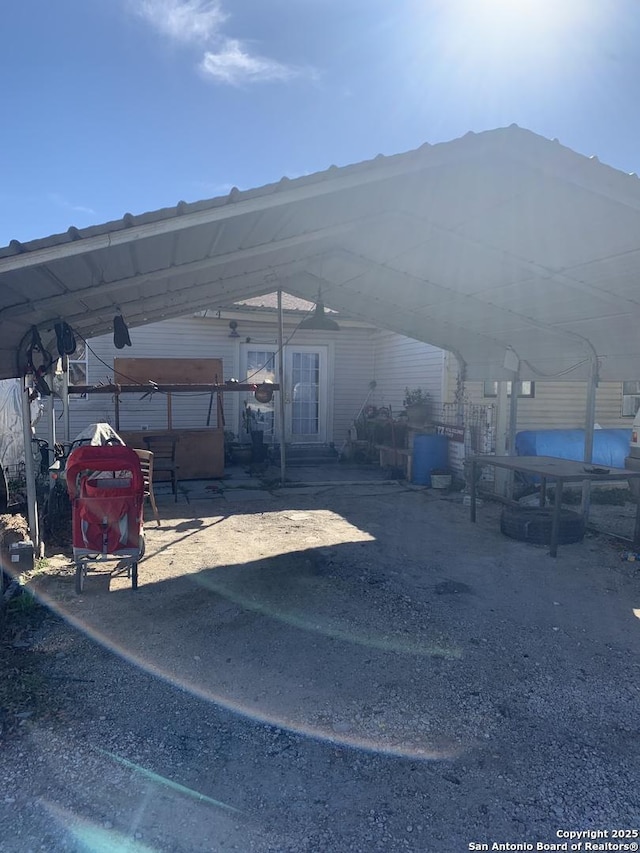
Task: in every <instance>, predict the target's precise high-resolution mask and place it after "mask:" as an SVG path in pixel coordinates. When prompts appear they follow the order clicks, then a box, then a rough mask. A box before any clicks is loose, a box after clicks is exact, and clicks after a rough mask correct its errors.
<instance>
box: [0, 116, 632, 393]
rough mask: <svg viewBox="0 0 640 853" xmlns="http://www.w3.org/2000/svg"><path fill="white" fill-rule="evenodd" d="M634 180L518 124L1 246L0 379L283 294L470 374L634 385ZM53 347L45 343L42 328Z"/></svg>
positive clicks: (45, 337) (475, 375)
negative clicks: (56, 350)
mask: <svg viewBox="0 0 640 853" xmlns="http://www.w3.org/2000/svg"><path fill="white" fill-rule="evenodd" d="M639 278H640V181H638V179H637V177H636V176H630V175H626V174H624V173H622V172H619V171H617V170H615V169H612V168H610V167H608V166H605V165H603V164H601V163H600V162H599V161H598V160H597V159H596V158H587V157H584V156H582V155H579V154H577V153H575V152H574V151H571V150H570V149H568V148H565V147H563V146H562V145H560V144H559V143H558V142H555V141H550V140H547V139H544V138H542V137H540V136H537V135H536V134H534V133H532V132H530V131H527V130H523V129H521V128H519V127H516V126H511V127H508V128H503V129H498V130H492V131H487V132H484V133H480V134H473V133H469V134H467V135H466V136H464V137H462V138H461V139H457V140H454V141H452V142H446V143H441V144H438V145H433V146H432V145H428V144H427V145H423V146H422V147H421V148H419V149H416V150H415V151H411V152H408V153H406V154H399V155H395V156H391V157H383V156H379V157H376V158H375V159H374V160H370V161H366V162H363V163H359V164H357V165H353V166H346V167H343V168H337V167H333V166H332V167H331V168H329V169H328V170H326V171H324V172H319V173H316V174H314V175H310V176H305V177H302V178H298V179H295V180H289V179H287V178H283V179H282V180H281V181H280V182H278V183H276V184H270V185H267V186H264V187H261V188H259V189H253V190H248V191H243V192H241V191H239V190H237V189H234V190H232V191H231V192H230V193H229V195H228V196H226V197H224V198H217V199H213V200H209V201H203V202H197V203H194V204H186V203H184V202H180V203H179V204H178V205H177V206H176V207H174V208H169V209H165V210H159V211H154V212H152V213H145V214H143V215H140V216H132V215H130V214H126V215H125V216H124V217H123V219H122V220H118V221H115V222H109V223H106V224H104V225H98V226H95V227H92V228H85V229H82V230H77V229H75V228H70V229H69V231H68V232H66V233H65V234H62V235H55V236H52V237H47V238H45V239H42V240H35V241H32V242H30V243H26V244H20V243H18V242H17V241H13V242H12V243H11V244H10V245H9V246H8V247H6V248H4V249H0V377H10V376H16V375H18V370H17V361H16V352H17V349H18V347H19V344H20V342H21V340H22V339H23V338H24V337H25V335H27V334H28V332H29V329H30V328H31V326H32V325H37V326H38V328H39V329H40V331H41V334H42V337H43V340H45V342H46V341H47V334H48V332H49V330H52V328H53V325H54V323H55V322H57V321H58V320H60V319H64V320H66V321H67V322H68V323H69V324H70V325H71V326H72V327H73V328H74V329H76V330H77V331H78V332H79V333H80V334H81V335H82V336H84V337H91V336H94V335H98V334H103V333H105V332H108V331H110V330H111V329H112V324H113V317H114V314H115V313H116V312H117V311H121V312H122V314H123V315H124V317H125V318H126V321H127V323H128V324H129V326H131V327H135V326H137V325H141V324H144V323H151V322H154V321H157V320H161V319H163V318H167V317H171V316H177V315H180V314H185V313H189V312H191V311H197V310H200V309H203V308H217V307H223V306H228V305H229V304H230V303H231V302H233V301H236V300H237V299H240V298H246V297H250V296H255V295H259V294H262V293H266V292H271V291H273V290H275V289H278V288H279V289H283V290H285V291H287V292H289V293H291V294H294V295H295V296H299V297H301V298H304V299H309V300H314V299H315V298H316V296H317V293H318V289H319V288H321V289H322V295H323V298H324V302H325V304H327V305H328V306H330V307H332V308H334V309H336V310H338V311H340V312H343V313H345V314H347V315H349V316H351V317H354V318H357V319H360V320H363V321H366V322H369V323H372V324H374V325H376V326H379V327H381V328H386V329H390V330H394V331H396V332H400V333H402V334H405V335H409V336H411V337H414V338H417V339H418V340H422V341H426V342H428V343H431V344H434V345H436V346H440V347H443V348H445V349H449V350H452V351H454V352H456V353H457V354H458V356H459V357H460V358H461V359H462V360H463V361H464V363H465V364H466V376H467V378H481V379H484V378H493V379H501V378H504V379H511V378H512V376H513V374H512V373H511V371H510V370H507V369H505V364H506V363H508V359H507V362H505V356H506V353H507V351H509V350H514V351H515V354H516V355H517V357H518V358H519V360H520V365H521V372H520V378H522V379H540V378H558V379H560V378H570V379H584V378H586V377H588V376H590V375H593V374H590V366H592V365H593V362H594V358H595V357H597V359H598V363H599V374H600V378H601V379H637V378H638V377H639V376H640V335H638V326H639V320H640V302H639V298H638V297H639V294H640V288H639V287H638V280H639ZM48 337H49V338H51V335H48Z"/></svg>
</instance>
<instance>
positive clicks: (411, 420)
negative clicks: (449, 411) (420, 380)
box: [402, 388, 431, 427]
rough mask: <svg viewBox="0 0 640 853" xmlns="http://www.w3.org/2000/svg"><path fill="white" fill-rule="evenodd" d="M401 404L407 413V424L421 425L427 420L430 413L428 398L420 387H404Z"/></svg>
mask: <svg viewBox="0 0 640 853" xmlns="http://www.w3.org/2000/svg"><path fill="white" fill-rule="evenodd" d="M402 405H403V406H404V410H405V412H406V413H407V422H408V424H409V426H413V427H421V426H424V424H425V423H426V422H427V421H428V420H429V415H430V413H431V412H430V408H431V407H430V398H429V395H428V394H427V393H426V391H423V390H422V388H413V389H411V390H410V389H409V388H405V389H404V400H403V401H402Z"/></svg>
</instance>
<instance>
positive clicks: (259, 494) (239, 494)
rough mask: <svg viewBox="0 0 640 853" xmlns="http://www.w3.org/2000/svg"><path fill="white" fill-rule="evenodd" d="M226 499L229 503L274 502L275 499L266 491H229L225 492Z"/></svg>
mask: <svg viewBox="0 0 640 853" xmlns="http://www.w3.org/2000/svg"><path fill="white" fill-rule="evenodd" d="M224 499H225V500H226V501H227V502H228V503H232V502H233V503H243V502H244V501H272V500H274V497H273V495H272V494H271V492H267V491H266V490H265V489H229V490H228V491H225V492H224Z"/></svg>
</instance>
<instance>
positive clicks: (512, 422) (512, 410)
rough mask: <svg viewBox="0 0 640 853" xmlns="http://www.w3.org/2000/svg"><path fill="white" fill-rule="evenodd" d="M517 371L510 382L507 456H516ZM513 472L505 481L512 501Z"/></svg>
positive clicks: (518, 381)
mask: <svg viewBox="0 0 640 853" xmlns="http://www.w3.org/2000/svg"><path fill="white" fill-rule="evenodd" d="M518 376H519V371H517V372H516V373H514V375H513V381H512V382H511V398H510V400H509V433H508V436H507V453H508V454H509V456H515V455H516V432H517V430H518V396H519V394H520V380H519V378H518ZM514 477H515V471H509V480H508V481H507V497H508V498H509V499H510V500H512V499H513V482H514Z"/></svg>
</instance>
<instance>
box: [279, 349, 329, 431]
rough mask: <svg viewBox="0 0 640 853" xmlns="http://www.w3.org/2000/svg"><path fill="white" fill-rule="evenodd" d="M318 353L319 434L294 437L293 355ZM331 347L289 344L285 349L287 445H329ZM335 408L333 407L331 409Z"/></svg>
mask: <svg viewBox="0 0 640 853" xmlns="http://www.w3.org/2000/svg"><path fill="white" fill-rule="evenodd" d="M296 352H301V353H318V355H319V356H320V361H319V367H320V376H319V379H320V381H319V386H318V434H317V436H315V437H314V436H294V434H293V429H292V419H293V385H292V379H291V376H292V373H293V354H294V353H296ZM329 366H330V359H329V345H328V344H289V345H287V346H285V348H284V375H285V398H284V401H285V443H286V444H327V443H328V442H329V441H330V440H331V438H330V436H331V432H332V431H331V428H330V424H331V421H330V420H329V410H330V394H329V384H330V383H329ZM332 408H333V406H331V409H332Z"/></svg>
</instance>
